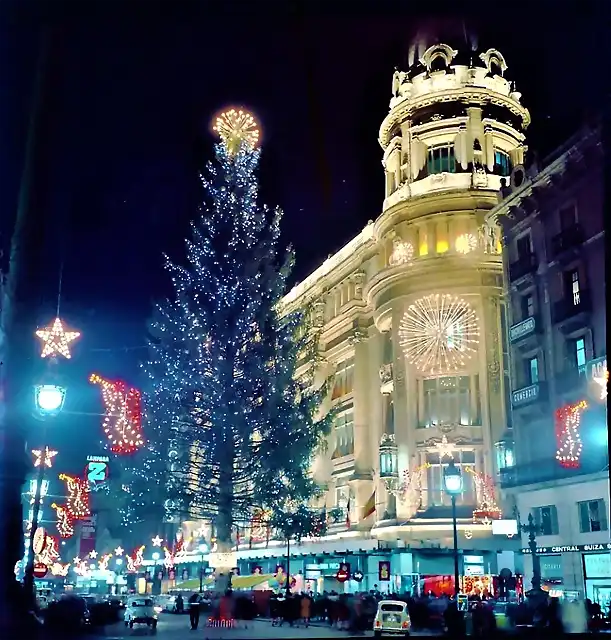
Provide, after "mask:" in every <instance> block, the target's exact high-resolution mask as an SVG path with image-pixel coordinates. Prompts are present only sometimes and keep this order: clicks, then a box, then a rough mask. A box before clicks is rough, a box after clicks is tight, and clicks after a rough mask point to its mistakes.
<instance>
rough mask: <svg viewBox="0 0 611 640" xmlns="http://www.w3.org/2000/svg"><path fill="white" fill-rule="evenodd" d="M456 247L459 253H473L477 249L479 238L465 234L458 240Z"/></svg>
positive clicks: (471, 234)
mask: <svg viewBox="0 0 611 640" xmlns="http://www.w3.org/2000/svg"><path fill="white" fill-rule="evenodd" d="M455 246H456V251H458V253H464V254H466V253H471V251H475V249H477V238H476V237H475V234H473V233H463V234H462V235H460V236H458V238H456V245H455Z"/></svg>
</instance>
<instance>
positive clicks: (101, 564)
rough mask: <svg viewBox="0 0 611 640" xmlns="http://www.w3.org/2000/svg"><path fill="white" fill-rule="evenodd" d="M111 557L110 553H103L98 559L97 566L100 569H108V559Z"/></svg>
mask: <svg viewBox="0 0 611 640" xmlns="http://www.w3.org/2000/svg"><path fill="white" fill-rule="evenodd" d="M111 558H112V553H105V554H104V555H103V556H102V557H101V558H100V560H98V568H99V569H100V571H106V569H108V563H109V562H110V559H111Z"/></svg>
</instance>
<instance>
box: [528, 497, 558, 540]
mask: <svg viewBox="0 0 611 640" xmlns="http://www.w3.org/2000/svg"><path fill="white" fill-rule="evenodd" d="M532 514H533V518H534V520H535V524H536V525H537V527H538V528H539V529H540V531H541V535H542V536H557V535H558V512H557V511H556V506H555V505H553V504H552V505H549V506H545V507H536V508H534V509H533V510H532Z"/></svg>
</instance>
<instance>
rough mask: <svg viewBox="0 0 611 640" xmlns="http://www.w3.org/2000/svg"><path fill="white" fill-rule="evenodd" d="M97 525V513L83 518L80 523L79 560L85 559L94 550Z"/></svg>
mask: <svg viewBox="0 0 611 640" xmlns="http://www.w3.org/2000/svg"><path fill="white" fill-rule="evenodd" d="M97 523H98V514H97V513H92V514H91V515H90V516H89V517H87V518H84V519H83V520H82V521H81V523H80V533H79V550H78V555H79V558H82V559H85V558H87V557H88V556H89V554H90V553H91V552H92V551H94V550H95V539H96V529H97Z"/></svg>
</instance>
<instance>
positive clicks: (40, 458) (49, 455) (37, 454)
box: [32, 447, 57, 469]
mask: <svg viewBox="0 0 611 640" xmlns="http://www.w3.org/2000/svg"><path fill="white" fill-rule="evenodd" d="M32 455H33V456H34V466H35V467H40V465H41V464H44V465H45V467H48V468H49V469H50V468H51V467H52V466H53V458H55V456H56V455H57V451H52V450H51V449H49V447H45V448H44V449H32Z"/></svg>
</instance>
